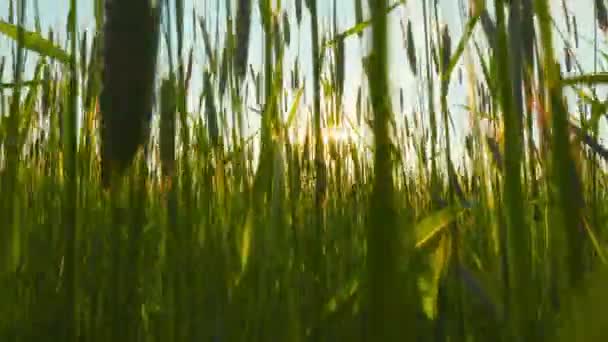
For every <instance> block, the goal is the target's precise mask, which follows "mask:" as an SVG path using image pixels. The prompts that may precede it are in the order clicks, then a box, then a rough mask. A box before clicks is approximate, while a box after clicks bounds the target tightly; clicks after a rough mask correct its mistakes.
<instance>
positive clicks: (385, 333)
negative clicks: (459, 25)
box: [0, 0, 608, 342]
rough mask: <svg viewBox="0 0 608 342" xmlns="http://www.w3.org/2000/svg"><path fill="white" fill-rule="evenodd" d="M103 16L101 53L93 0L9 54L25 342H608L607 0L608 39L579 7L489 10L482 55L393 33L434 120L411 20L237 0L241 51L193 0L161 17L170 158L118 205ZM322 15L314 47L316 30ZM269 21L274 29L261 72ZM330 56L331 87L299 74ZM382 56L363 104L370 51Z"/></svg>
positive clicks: (162, 144) (369, 11) (3, 243)
mask: <svg viewBox="0 0 608 342" xmlns="http://www.w3.org/2000/svg"><path fill="white" fill-rule="evenodd" d="M30 1H34V0H30ZM91 1H95V4H96V5H95V6H94V7H95V14H94V17H95V18H96V23H97V33H93V34H91V33H90V32H89V34H88V35H86V34H84V33H81V32H77V30H76V27H78V26H77V25H76V24H75V23H76V21H77V18H78V16H79V15H80V14H79V13H77V11H76V10H75V8H76V6H75V5H76V0H71V4H72V8H73V9H74V10H73V11H72V12H71V13H70V14H71V15H70V17H69V18H70V19H69V20H70V21H69V24H68V27H67V29H66V30H67V31H66V34H65V36H67V40H64V41H61V40H59V39H57V36H61V34H59V35H58V34H57V33H55V34H52V33H51V34H49V32H48V30H47V29H46V28H40V27H36V28H30V27H26V26H25V25H24V22H25V18H26V16H28V15H33V14H32V13H25V12H24V11H20V10H19V9H20V8H24V7H26V6H24V4H25V3H26V0H14V1H10V4H9V5H10V6H11V8H10V9H9V13H11V16H10V18H2V20H1V21H0V33H2V34H3V35H4V36H6V37H9V38H10V39H11V40H12V41H13V42H14V48H13V49H12V50H11V51H9V53H7V54H5V55H3V56H0V82H1V83H0V341H129V342H131V341H163V342H165V341H353V342H354V341H463V342H464V341H467V342H468V341H590V342H596V341H597V342H600V341H606V340H608V329H607V328H605V326H606V323H608V318H606V317H607V316H605V315H604V314H605V313H604V312H603V309H604V306H608V294H607V293H606V290H605V289H604V286H603V284H606V281H608V273H607V272H606V263H608V255H607V244H606V242H607V241H608V231H606V226H607V223H608V204H607V203H608V202H607V201H608V192H607V190H606V188H607V187H606V186H607V182H608V174H607V173H606V161H607V160H608V150H606V149H605V148H604V147H603V146H602V143H601V139H600V136H601V135H600V127H601V125H603V124H605V123H603V121H604V120H606V117H605V115H606V111H607V108H606V107H607V106H608V100H606V99H605V98H603V96H602V95H600V94H602V93H603V92H602V89H601V87H602V84H604V83H607V82H608V73H605V72H603V71H602V68H601V65H602V63H605V62H606V59H607V58H608V57H607V56H608V55H606V52H604V51H602V50H601V49H600V48H599V44H598V43H597V41H598V40H600V39H602V36H601V35H602V34H603V33H604V31H605V30H607V29H608V14H607V11H606V7H605V3H604V1H603V0H597V1H591V0H580V1H586V2H588V3H589V6H594V13H596V16H595V18H576V17H573V16H571V15H569V13H571V12H570V11H568V9H567V5H568V3H569V2H568V1H548V0H536V1H532V0H510V1H505V0H495V1H493V4H491V5H492V6H490V1H487V3H488V4H487V7H486V1H484V0H471V1H468V2H467V1H465V0H463V1H461V2H460V5H461V6H462V11H463V13H464V14H465V15H466V17H465V18H464V19H465V21H464V22H465V26H464V29H463V33H462V36H461V37H459V38H458V39H455V38H453V37H451V36H450V33H449V31H448V29H447V27H445V26H442V24H441V23H442V21H441V20H440V18H439V15H438V8H437V2H436V1H430V0H426V1H424V2H423V3H424V5H423V6H422V9H423V11H422V12H421V13H408V15H407V16H418V17H421V18H423V22H424V35H423V36H415V35H413V34H412V25H411V21H409V19H408V17H407V16H404V18H403V22H402V25H403V26H402V28H403V30H402V31H401V32H392V34H393V35H401V36H399V39H400V40H401V39H402V40H403V41H404V42H405V44H406V51H407V53H406V54H405V55H404V56H403V63H402V64H403V65H404V67H403V70H399V72H408V73H410V74H411V77H413V78H416V79H418V80H419V81H420V84H421V87H420V88H421V89H420V93H421V94H420V96H419V101H418V102H419V103H413V104H403V100H401V101H400V102H401V105H400V106H394V105H393V104H394V103H395V102H399V101H393V99H391V98H390V96H388V94H390V93H391V91H390V90H389V88H390V87H389V83H390V75H391V74H392V73H394V72H396V71H395V70H390V69H391V68H390V65H391V64H390V63H388V62H387V59H388V54H389V51H390V48H391V47H390V44H392V42H393V41H392V40H390V39H388V38H387V37H388V35H389V33H388V32H387V27H388V25H387V16H388V13H393V11H394V10H395V9H398V8H400V7H402V6H405V1H403V2H394V1H388V0H369V1H364V0H353V2H354V4H355V8H356V20H357V24H356V25H355V26H353V27H351V28H349V29H339V28H338V25H337V24H336V20H334V21H333V24H332V25H329V27H326V26H328V25H321V23H320V22H319V17H318V8H317V6H318V5H319V4H318V3H320V2H321V1H317V0H283V1H281V0H276V1H275V0H238V1H234V2H226V5H231V6H230V7H229V8H228V10H227V11H225V13H227V15H226V18H221V19H222V20H224V21H225V25H226V28H227V30H226V32H224V34H223V35H222V36H221V37H222V39H217V38H216V37H213V35H214V32H215V31H216V28H214V27H210V26H211V25H209V22H208V21H207V20H206V19H205V18H210V17H211V16H213V15H214V13H195V14H194V15H193V18H195V20H194V22H184V20H183V18H184V17H185V12H186V11H187V9H186V8H185V7H184V3H183V1H182V0H173V1H169V0H166V1H165V0H163V1H160V3H161V4H162V5H163V6H165V7H164V9H165V12H164V16H163V18H164V20H163V22H162V26H161V41H162V42H163V44H162V46H163V48H162V49H164V50H163V52H162V53H163V54H164V55H165V56H167V60H163V64H164V68H165V69H167V70H168V72H166V73H161V72H158V73H157V75H156V79H157V81H158V82H157V83H158V84H159V87H158V88H159V91H158V92H157V96H156V98H155V103H156V108H157V110H156V114H155V118H154V120H153V121H152V122H153V125H152V126H153V127H152V134H151V138H150V141H149V144H148V145H147V146H146V148H145V149H142V150H141V151H140V152H139V153H138V155H137V158H136V159H135V161H134V162H133V164H132V165H131V166H130V168H129V169H128V170H127V171H126V172H125V175H124V176H123V177H122V178H121V179H117V180H116V182H115V183H113V184H112V187H111V188H110V189H109V190H106V189H104V188H103V187H102V186H101V179H100V154H99V153H98V151H99V147H100V139H101V138H100V135H99V133H98V130H99V129H98V128H99V118H100V115H101V114H100V112H99V110H98V108H99V107H98V102H99V96H100V92H101V87H102V86H103V85H102V84H101V78H100V75H101V70H102V68H103V67H104V60H103V54H102V47H101V43H100V42H101V41H102V39H101V38H102V36H101V35H102V33H103V32H102V27H103V26H102V25H103V1H102V0H91ZM340 1H349V0H333V3H334V8H335V3H336V2H340ZM577 1H578V0H577ZM292 2H293V3H292ZM219 3H220V2H218V4H219ZM223 5H224V4H222V6H223ZM550 6H560V7H563V8H564V13H565V14H564V16H563V17H560V18H554V17H552V16H551V15H550V13H551V9H550ZM287 9H289V11H287ZM292 9H293V10H292ZM256 11H257V13H259V15H260V18H261V20H260V22H255V21H252V19H251V18H252V13H253V12H256ZM334 15H335V16H338V15H339V14H337V13H336V14H334ZM304 20H309V21H310V28H311V30H310V32H308V31H298V32H293V27H294V26H296V25H294V24H293V23H294V22H295V23H296V24H297V27H299V26H300V23H301V22H302V21H304ZM557 20H561V21H564V20H565V21H566V22H567V25H566V26H567V28H568V30H567V32H561V31H558V30H557V29H556V28H555V27H556V26H555V25H554V23H555V22H556V21H557ZM577 20H578V21H579V22H582V21H584V20H587V21H589V20H592V21H594V22H595V24H596V26H597V27H598V28H599V29H600V30H599V31H598V35H599V37H598V36H595V37H593V38H592V39H594V42H595V49H594V50H592V51H590V52H591V53H594V54H595V55H596V56H597V57H596V59H597V60H598V62H597V63H596V67H595V68H594V70H583V69H582V68H581V67H580V65H579V64H578V57H579V56H576V54H574V53H572V50H573V49H574V46H577V45H578V44H579V33H578V31H577V26H576V25H577V24H576V22H577ZM290 23H291V24H290ZM185 25H192V30H193V32H196V33H195V35H194V38H193V39H185V38H184V26H185ZM251 25H262V32H263V34H264V39H263V46H262V47H261V49H262V50H263V51H264V65H262V66H257V67H256V68H253V67H251V66H249V64H248V58H247V56H248V49H249V50H250V49H251V47H250V46H249V41H250V40H251V37H250V33H249V32H250V30H251ZM35 26H39V25H35ZM290 31H291V32H290ZM363 33H365V35H363ZM304 35H310V37H311V41H312V46H311V49H304V50H301V51H300V52H299V53H300V54H301V55H304V54H308V56H307V57H306V60H310V61H312V66H313V67H312V70H313V73H312V75H304V74H303V73H302V71H301V68H299V66H298V64H293V65H292V64H286V63H284V61H285V59H284V54H285V51H286V49H287V48H288V47H289V45H290V44H294V41H295V40H296V39H300V38H299V37H302V36H304ZM364 39H370V42H369V44H370V46H371V49H370V51H372V53H370V54H369V55H367V56H366V57H365V58H364V59H363V61H362V63H363V65H364V75H362V77H363V78H362V79H363V80H364V82H363V83H362V84H361V86H360V89H359V92H358V96H357V97H356V98H349V97H346V96H344V89H345V84H344V83H345V82H344V80H345V74H346V73H348V72H349V71H348V70H346V69H345V60H347V59H349V58H353V57H352V56H348V55H346V54H345V48H344V44H345V41H346V40H364ZM415 39H416V42H415V41H414V40H415ZM421 40H422V41H421ZM556 40H559V41H560V42H563V44H564V46H566V51H559V50H558V49H556V48H555V47H554V44H555V41H556ZM167 46H170V47H171V48H167ZM414 46H418V47H422V48H418V49H415V48H414ZM26 55H27V58H28V60H29V61H31V60H32V59H33V60H35V61H36V63H35V68H34V69H33V72H32V73H31V74H32V76H31V78H30V77H29V73H25V72H24V71H23V65H24V64H25V56H26ZM298 58H299V57H298ZM193 59H197V60H201V59H202V60H204V61H205V63H204V67H203V68H198V67H193V65H195V63H193V62H192V61H193ZM405 64H407V66H406V65H405ZM256 70H260V71H259V72H257V71H256ZM26 75H27V76H26ZM26 77H27V78H26ZM196 77H200V78H201V79H202V85H203V87H202V88H203V89H202V91H201V92H200V93H198V92H197V93H195V92H194V91H193V90H192V87H191V84H192V79H193V78H196ZM463 79H464V80H463ZM456 82H459V83H462V84H463V85H464V87H465V89H466V90H467V92H466V101H467V103H468V106H467V107H466V113H467V117H466V118H464V119H463V118H458V120H467V121H468V122H469V123H470V132H466V133H465V134H460V135H455V132H454V130H453V129H451V127H453V126H452V123H451V121H452V120H453V118H452V113H451V107H450V106H448V101H449V99H450V97H451V96H454V95H453V94H452V95H451V94H450V91H449V90H450V89H451V88H450V85H452V84H454V83H456ZM305 89H311V90H312V99H311V101H309V102H310V105H309V102H306V101H304V100H303V97H304V95H303V94H304V93H305ZM565 93H568V94H572V98H571V99H570V100H571V101H566V96H565V95H564V94H565ZM191 98H194V99H196V101H194V102H196V103H198V106H191V105H190V103H191V101H189V99H191ZM572 99H574V101H572ZM345 101H356V103H355V106H353V107H354V108H356V111H355V113H346V110H345V109H344V108H346V107H347V106H346V104H345V103H344V102H345ZM252 102H253V103H256V104H257V105H258V108H259V110H258V108H252V106H251V105H250V104H251V103H252ZM572 103H574V105H572ZM260 118H261V119H260ZM396 118H398V119H396ZM249 120H259V121H260V125H259V126H260V128H259V131H257V132H256V133H255V134H253V135H248V134H246V133H245V132H244V127H245V126H246V124H247V122H248V121H249ZM483 127H486V129H484V128H483ZM488 127H489V128H491V129H487V128H488ZM460 136H464V137H465V138H464V139H460V138H459V137H460ZM458 146H462V147H463V148H457V147H458ZM459 151H464V152H463V153H460V152H459Z"/></svg>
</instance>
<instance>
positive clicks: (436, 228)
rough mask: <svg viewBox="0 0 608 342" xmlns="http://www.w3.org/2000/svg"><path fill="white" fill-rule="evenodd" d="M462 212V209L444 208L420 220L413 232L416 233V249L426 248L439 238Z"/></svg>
mask: <svg viewBox="0 0 608 342" xmlns="http://www.w3.org/2000/svg"><path fill="white" fill-rule="evenodd" d="M463 211H464V208H462V207H455V206H451V207H446V208H443V209H441V210H438V211H436V212H434V213H432V214H430V215H429V216H427V217H425V218H424V219H422V220H421V221H420V222H418V224H416V227H415V229H414V231H415V232H416V248H424V247H427V246H429V245H431V244H433V243H434V242H436V241H437V239H438V238H439V237H440V236H441V234H442V233H443V231H444V229H445V228H446V227H447V226H448V225H449V224H450V223H451V222H452V221H454V220H455V219H456V218H457V217H458V215H460V214H461V213H462V212H463Z"/></svg>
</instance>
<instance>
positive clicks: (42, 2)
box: [0, 0, 605, 138]
mask: <svg viewBox="0 0 608 342" xmlns="http://www.w3.org/2000/svg"><path fill="white" fill-rule="evenodd" d="M224 1H225V0H198V1H195V0H185V2H186V8H187V9H189V10H187V13H188V14H190V13H191V12H192V8H193V7H194V8H196V10H197V12H198V13H212V14H213V15H210V16H208V20H209V21H210V24H211V25H212V26H214V25H215V24H214V19H215V18H224V14H223V13H224V9H225V3H224ZM232 1H233V2H235V1H234V0H232ZM461 1H462V0H440V1H439V3H440V17H441V20H442V22H443V23H445V24H447V25H448V27H449V30H450V33H451V36H452V41H453V43H452V44H453V46H455V45H456V42H457V41H458V39H459V37H460V34H461V28H462V26H463V25H464V23H463V22H462V21H461V16H460V10H459V3H460V2H461ZM562 1H565V3H566V4H567V6H568V8H569V10H570V12H571V14H575V15H576V17H577V21H578V31H579V35H580V36H581V37H587V39H588V40H589V41H585V39H581V44H580V46H579V49H578V51H576V54H577V56H578V57H579V58H580V61H581V63H582V65H583V68H584V69H585V70H587V71H591V70H592V69H593V54H592V53H590V52H591V49H590V47H591V45H590V40H591V39H592V37H593V31H594V30H595V29H596V28H595V27H594V24H593V1H594V0H552V1H551V6H552V12H553V14H554V17H555V18H556V21H557V23H558V26H559V27H560V29H561V30H562V31H564V32H565V24H564V20H563V11H562ZM27 2H28V4H29V5H28V16H27V18H28V19H27V26H28V28H32V27H33V23H34V16H33V14H34V13H35V12H34V3H35V0H28V1H27ZM92 2H93V1H92V0H78V6H79V8H78V10H79V26H80V29H81V30H89V31H90V30H92V29H93V28H94V18H93V8H92ZM303 2H304V1H303ZM464 2H466V1H464ZM254 3H255V5H254V9H255V10H254V15H253V27H252V32H251V38H252V41H251V44H250V58H249V62H250V63H251V64H252V66H253V67H254V69H256V70H260V69H261V67H262V56H261V52H262V49H261V47H262V39H261V38H262V33H261V28H260V25H259V14H258V11H257V2H256V1H255V0H254ZM282 3H283V7H284V9H285V10H286V11H287V12H288V14H289V17H290V19H291V23H292V29H291V32H292V41H295V42H298V41H299V44H293V43H292V48H291V50H290V51H289V52H288V54H287V64H288V65H289V63H290V61H293V57H294V56H295V54H296V53H297V51H298V50H299V52H300V55H301V57H300V59H301V67H302V71H303V72H304V73H305V74H307V75H310V74H311V65H312V63H311V62H310V53H309V51H310V44H311V41H310V25H309V23H310V18H309V17H308V13H307V10H306V9H304V18H303V21H302V26H301V27H300V30H301V32H299V31H298V29H297V27H296V25H295V23H296V20H295V9H294V5H293V1H291V0H283V1H282ZM363 3H364V4H366V3H367V1H365V0H363ZM487 3H488V5H489V7H490V8H492V6H491V3H492V1H487ZM5 4H6V5H5V6H2V5H0V19H2V20H6V19H7V15H8V1H6V2H5ZM38 4H39V9H40V15H41V22H42V27H43V29H44V28H47V29H48V28H53V30H54V31H56V32H65V23H66V17H67V13H68V8H69V0H38ZM218 4H219V16H217V17H216V16H215V13H216V7H217V5H218ZM332 4H333V1H329V0H318V6H319V11H320V21H321V25H322V27H324V28H325V29H329V27H330V26H331V21H332V8H331V7H332ZM337 6H338V11H337V12H338V25H339V27H340V29H341V30H344V29H345V28H348V27H350V26H352V25H354V23H355V15H354V7H353V6H354V1H353V0H337ZM421 6H422V1H420V0H410V1H408V3H407V5H405V6H401V7H400V8H398V9H397V10H395V11H394V12H393V13H392V14H391V16H390V22H389V24H390V30H389V32H390V34H391V46H392V47H391V54H390V61H389V63H390V68H389V70H390V82H391V90H392V95H393V97H394V100H397V99H398V94H399V88H400V87H402V88H403V90H404V94H405V102H406V104H409V105H410V107H412V106H413V105H415V104H416V103H420V102H421V101H422V99H421V98H419V94H420V92H419V91H418V89H420V87H422V86H424V85H423V84H422V83H420V82H421V81H420V80H418V79H417V78H416V77H414V75H413V74H412V73H411V72H410V68H409V66H408V65H407V59H406V54H405V50H404V49H403V41H402V37H401V30H400V26H399V21H400V20H402V19H403V20H411V21H412V26H413V29H414V40H415V41H416V45H417V50H418V58H419V59H420V58H422V57H423V56H424V54H423V52H424V50H423V46H422V43H423V38H422V32H423V25H422V7H421ZM233 8H236V6H235V5H234V4H233ZM191 22H192V21H191V18H188V20H187V21H186V25H185V27H186V39H191V37H192V32H191ZM221 25H222V23H221V22H220V26H221ZM211 33H213V32H211ZM62 36H65V34H63V35H62ZM476 37H477V39H478V41H482V40H483V38H484V37H483V34H482V33H481V30H478V32H477V34H476ZM599 41H600V44H601V46H605V44H604V41H605V37H604V35H603V34H602V33H601V32H600V34H599ZM555 44H556V51H557V55H558V56H562V55H563V53H562V50H563V44H562V42H561V39H558V36H557V35H556V39H555ZM298 45H299V46H298ZM367 45H368V40H367V39H363V40H359V39H357V38H351V39H348V40H347V42H346V46H345V47H346V70H347V71H346V80H345V84H346V87H345V99H344V103H345V106H346V107H345V110H346V113H347V114H349V115H351V116H352V113H353V110H354V105H355V97H356V92H357V88H358V86H359V85H360V84H361V81H362V80H364V78H363V71H362V68H361V63H360V60H361V56H362V55H363V54H364V53H365V52H366V50H367ZM199 50H200V51H197V52H196V53H195V61H196V62H197V63H196V64H195V67H196V68H197V69H195V71H196V70H200V68H201V67H202V66H203V65H204V64H205V60H204V59H205V58H204V51H203V49H202V48H201V49H199ZM3 55H6V56H10V42H9V41H8V40H6V39H5V38H2V37H0V56H3ZM29 60H30V61H33V60H34V58H30V59H29ZM163 67H164V69H166V63H161V70H162V69H163ZM199 74H201V73H199ZM195 75H196V72H195ZM463 75H466V72H464V70H463ZM307 78H310V76H309V77H307ZM308 84H309V85H310V83H308ZM464 84H466V80H465V81H464ZM200 85H201V80H200V77H196V76H195V77H194V78H193V93H192V95H193V96H192V98H191V101H189V102H190V105H191V106H194V105H195V104H196V103H197V99H198V92H199V90H200ZM308 88H310V87H308ZM306 91H307V95H308V96H306V98H308V99H310V91H311V89H307V90H306ZM395 103H397V102H396V101H395ZM465 104H466V89H465V88H464V87H463V86H458V82H457V78H456V77H454V78H453V80H452V86H451V88H450V96H449V106H450V109H451V110H452V114H453V118H454V122H455V124H456V137H457V138H461V137H462V133H463V132H464V131H465V127H466V126H467V122H468V117H467V115H468V114H467V113H466V112H465V111H464V110H463V109H462V108H461V107H460V105H465ZM396 109H397V108H396ZM251 121H252V124H253V126H256V125H255V123H253V121H255V120H251Z"/></svg>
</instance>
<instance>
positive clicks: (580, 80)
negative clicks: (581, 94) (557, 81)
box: [562, 72, 608, 86]
mask: <svg viewBox="0 0 608 342" xmlns="http://www.w3.org/2000/svg"><path fill="white" fill-rule="evenodd" d="M605 83H608V72H597V73H593V74H586V75H577V76H569V77H564V78H563V79H562V84H563V85H567V86H573V85H579V84H585V85H589V86H592V85H599V84H605Z"/></svg>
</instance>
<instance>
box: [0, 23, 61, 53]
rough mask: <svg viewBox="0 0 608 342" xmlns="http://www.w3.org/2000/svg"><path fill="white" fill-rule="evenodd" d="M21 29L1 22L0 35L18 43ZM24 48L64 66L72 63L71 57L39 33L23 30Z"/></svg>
mask: <svg viewBox="0 0 608 342" xmlns="http://www.w3.org/2000/svg"><path fill="white" fill-rule="evenodd" d="M18 32H19V27H18V26H17V25H13V24H9V23H7V22H5V21H3V20H0V33H2V34H4V35H6V36H7V37H9V38H11V39H13V40H15V41H17V40H18V36H19V33H18ZM22 43H23V47H24V48H26V49H28V50H30V51H34V52H37V53H39V54H40V55H42V56H45V57H50V58H53V59H56V60H58V61H60V62H62V63H64V64H69V63H70V60H71V58H70V55H69V54H68V53H67V52H66V51H64V50H62V49H61V48H60V47H58V46H57V45H55V44H53V43H52V42H51V41H49V40H47V39H45V38H44V37H42V36H41V35H40V34H39V33H37V32H32V31H27V30H25V29H23V42H22Z"/></svg>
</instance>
